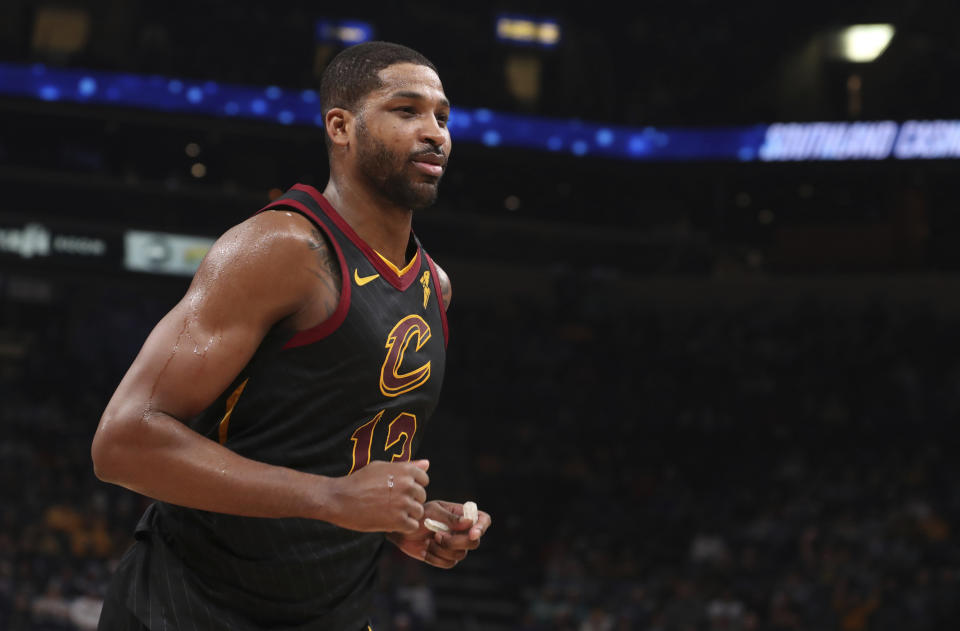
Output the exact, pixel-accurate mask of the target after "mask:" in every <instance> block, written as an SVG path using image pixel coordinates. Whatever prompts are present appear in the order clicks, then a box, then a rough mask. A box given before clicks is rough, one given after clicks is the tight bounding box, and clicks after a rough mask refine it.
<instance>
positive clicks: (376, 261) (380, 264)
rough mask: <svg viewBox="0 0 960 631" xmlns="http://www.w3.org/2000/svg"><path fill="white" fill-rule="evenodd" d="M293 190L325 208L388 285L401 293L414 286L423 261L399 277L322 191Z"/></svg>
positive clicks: (307, 187)
mask: <svg viewBox="0 0 960 631" xmlns="http://www.w3.org/2000/svg"><path fill="white" fill-rule="evenodd" d="M293 190H295V191H301V192H303V193H306V194H307V195H309V196H310V197H312V198H313V199H314V200H315V201H316V202H317V203H318V204H320V207H321V208H323V210H324V212H325V213H327V217H329V218H330V221H332V222H333V223H334V224H335V225H336V226H337V228H339V229H340V231H341V232H343V234H345V235H347V238H348V239H350V240H351V241H352V242H353V244H354V245H355V246H357V248H359V250H360V251H361V252H363V255H364V256H366V257H367V260H368V261H370V264H371V265H373V266H374V268H376V270H377V271H378V272H380V276H381V277H382V278H383V279H384V280H386V281H387V282H388V283H390V284H391V285H393V286H394V287H395V288H396V289H399V290H400V291H406V290H407V288H408V287H410V285H412V284H413V282H414V281H415V280H416V279H417V277H418V276H419V275H420V270H421V269H422V267H423V261H422V260H421V261H417V263H418V264H417V265H414V266H413V267H411V268H410V269H409V270H407V272H406V273H405V274H404V275H403V276H400V275H398V274H397V272H396V271H394V270H393V269H392V268H391V267H390V266H389V265H387V264H386V263H385V262H384V260H383V259H382V258H380V256H379V255H378V254H377V253H376V252H375V251H374V250H373V248H371V247H370V246H369V245H367V242H366V241H364V240H363V239H361V238H360V237H359V235H357V233H356V232H354V231H353V228H351V227H350V224H348V223H347V221H346V220H345V219H344V218H343V217H341V216H340V213H338V212H337V211H336V209H335V208H334V207H333V206H332V205H331V204H330V202H328V201H327V198H326V197H324V196H323V194H322V193H321V192H320V191H318V190H317V189H315V188H313V187H312V186H310V185H308V184H294V186H293ZM420 254H421V256H420V258H421V259H422V258H423V252H422V251H421V252H420ZM401 267H402V266H401Z"/></svg>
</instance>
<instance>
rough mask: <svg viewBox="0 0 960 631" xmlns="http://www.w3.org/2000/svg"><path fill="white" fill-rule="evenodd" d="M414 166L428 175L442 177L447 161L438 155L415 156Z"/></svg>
mask: <svg viewBox="0 0 960 631" xmlns="http://www.w3.org/2000/svg"><path fill="white" fill-rule="evenodd" d="M413 165H414V166H415V167H417V168H418V169H419V170H420V171H423V172H424V173H426V174H427V175H433V176H435V177H440V176H441V175H443V168H444V166H445V165H446V160H444V159H443V156H441V155H438V154H436V153H422V154H419V155H417V156H414V158H413Z"/></svg>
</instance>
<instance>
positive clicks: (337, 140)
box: [323, 107, 353, 147]
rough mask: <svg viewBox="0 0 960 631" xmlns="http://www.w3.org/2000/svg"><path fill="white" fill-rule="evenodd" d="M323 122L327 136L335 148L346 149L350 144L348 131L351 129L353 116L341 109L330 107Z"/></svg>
mask: <svg viewBox="0 0 960 631" xmlns="http://www.w3.org/2000/svg"><path fill="white" fill-rule="evenodd" d="M323 122H324V124H325V125H326V128H327V135H328V136H330V141H331V142H332V143H333V145H334V146H335V147H347V146H349V144H350V131H351V128H352V127H353V114H352V113H351V112H350V111H349V110H345V109H343V108H342V107H331V108H330V110H329V111H328V112H327V115H326V116H324V118H323Z"/></svg>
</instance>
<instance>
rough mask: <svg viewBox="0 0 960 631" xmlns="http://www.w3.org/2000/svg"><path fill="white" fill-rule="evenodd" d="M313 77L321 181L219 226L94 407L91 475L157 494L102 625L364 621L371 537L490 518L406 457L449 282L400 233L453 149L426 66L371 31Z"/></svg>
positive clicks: (439, 547)
mask: <svg viewBox="0 0 960 631" xmlns="http://www.w3.org/2000/svg"><path fill="white" fill-rule="evenodd" d="M320 92H321V100H322V103H323V113H324V120H325V123H326V131H327V151H328V155H329V163H330V179H329V182H328V183H327V186H326V188H325V189H324V191H323V193H322V194H321V193H320V192H318V191H317V190H316V189H314V188H312V187H310V186H304V185H296V186H294V187H292V189H290V190H289V191H288V192H287V193H286V194H284V195H283V196H281V197H280V198H279V199H277V200H276V201H274V202H273V203H271V204H270V205H269V206H267V207H266V208H265V209H263V211H261V212H259V213H257V214H256V215H254V216H253V217H251V218H250V219H248V220H247V221H245V222H243V223H241V224H239V225H237V226H235V227H233V228H232V229H230V230H229V231H227V232H226V233H225V234H224V235H223V236H222V237H221V238H220V239H219V240H218V241H217V242H216V243H215V244H214V246H213V248H212V249H211V250H210V252H209V254H208V255H207V257H206V258H205V259H204V261H203V263H202V264H201V266H200V268H199V270H198V271H197V273H196V276H195V277H194V279H193V282H192V284H191V285H190V288H189V290H188V291H187V293H186V295H185V296H184V298H183V300H181V301H180V303H179V304H177V305H176V306H175V307H174V308H173V310H172V311H171V312H170V313H168V314H167V315H166V316H165V317H164V318H163V319H162V320H161V321H160V323H159V324H158V325H157V326H156V328H155V329H154V330H153V332H152V333H151V334H150V336H149V337H148V338H147V340H146V342H145V344H144V346H143V348H142V349H141V351H140V353H139V355H138V356H137V358H136V359H135V360H134V362H133V365H132V366H131V367H130V369H129V371H128V372H127V374H126V376H125V377H124V378H123V380H122V381H121V383H120V385H119V387H118V388H117V391H116V392H115V394H114V395H113V398H112V399H111V400H110V403H109V404H108V406H107V408H106V410H105V411H104V414H103V418H102V419H101V421H100V425H99V427H98V429H97V433H96V436H95V438H94V441H93V447H92V455H93V461H94V467H95V469H96V473H97V475H98V476H99V477H100V478H101V479H102V480H105V481H108V482H113V483H115V484H120V485H123V486H125V487H127V488H129V489H132V490H134V491H137V492H139V493H142V494H144V495H147V496H150V497H152V498H155V499H156V500H157V501H156V502H155V503H153V504H152V505H151V506H150V507H149V508H148V509H147V511H146V512H145V514H144V515H143V517H142V518H141V520H140V523H139V524H138V526H137V528H136V535H135V536H136V542H135V544H134V546H133V547H132V548H131V549H130V550H129V551H128V552H127V554H126V555H125V556H124V557H123V559H122V561H121V562H120V565H119V568H118V570H117V572H116V574H115V576H114V579H113V582H112V584H111V588H110V591H109V594H108V597H107V599H106V603H105V605H104V610H103V614H102V615H101V620H100V629H111V630H112V629H145V628H146V629H153V630H159V629H183V630H189V631H194V630H196V631H200V630H203V631H215V630H220V629H223V630H227V629H230V630H234V631H235V630H238V629H239V630H244V629H279V628H283V629H298V630H308V629H310V630H313V629H316V630H324V631H341V630H342V631H359V630H360V629H367V628H368V625H369V623H370V621H369V620H368V610H369V606H370V601H371V592H372V589H373V587H374V581H375V575H376V566H377V560H378V557H379V554H380V552H381V549H382V548H383V546H384V542H385V541H389V542H391V543H393V544H395V545H397V546H398V547H399V548H400V549H401V550H403V551H404V552H405V553H407V554H408V555H410V556H413V557H415V558H417V559H420V560H422V561H424V562H426V563H429V564H431V565H434V566H438V567H443V568H449V567H453V566H454V565H456V563H457V562H458V561H460V560H462V559H463V558H464V556H465V555H466V554H467V551H468V550H472V549H474V548H476V547H477V545H478V544H479V542H480V539H481V537H482V536H483V534H484V532H485V531H486V530H487V528H489V526H490V516H489V515H487V514H486V513H482V512H481V514H480V516H479V520H478V521H477V522H476V524H474V523H473V522H472V521H471V520H469V519H467V518H465V517H464V516H463V510H462V507H461V505H459V504H454V503H451V502H444V501H427V493H426V490H425V489H426V486H427V484H428V482H429V478H428V475H427V469H428V462H427V461H426V460H413V459H412V454H414V453H415V452H416V448H417V445H418V443H419V441H420V439H421V437H422V435H423V430H424V425H425V424H426V422H427V420H428V419H429V418H430V415H431V413H432V412H433V410H434V408H435V407H436V404H437V398H438V396H439V394H440V385H441V381H442V379H443V371H444V354H445V346H446V339H447V321H446V315H445V312H446V307H447V305H448V304H449V302H450V281H449V279H448V278H447V276H446V275H445V274H444V272H443V270H441V269H440V268H439V267H437V265H436V264H435V263H434V262H433V261H432V260H431V259H430V257H429V256H428V255H427V253H426V251H424V249H423V248H422V247H421V246H420V244H419V242H418V241H417V239H416V238H415V237H414V236H413V233H412V232H411V219H412V215H413V212H414V210H415V209H420V208H424V207H427V206H429V205H430V204H431V203H433V201H434V200H435V198H436V196H437V186H438V184H439V182H440V179H441V177H442V175H443V172H444V169H445V167H446V164H447V159H448V157H449V155H450V146H451V145H450V134H449V132H448V130H447V118H448V116H449V111H450V105H449V103H448V102H447V98H446V96H445V94H444V91H443V86H442V85H441V83H440V79H439V77H438V75H437V72H436V69H435V68H434V66H433V64H431V63H430V61H428V60H427V59H426V58H425V57H423V56H422V55H420V54H419V53H417V52H415V51H413V50H410V49H408V48H405V47H403V46H399V45H396V44H390V43H385V42H373V43H368V44H362V45H358V46H354V47H352V48H348V49H346V50H344V51H343V52H341V53H340V54H339V55H338V56H337V57H336V58H334V59H333V60H332V61H331V63H330V64H329V66H328V68H327V70H326V71H325V72H324V76H323V78H322V80H321V88H320ZM426 518H431V519H434V520H437V521H440V522H442V523H443V524H445V525H446V526H447V527H448V528H449V532H440V533H433V532H430V531H428V530H427V529H426V528H425V527H424V520H425V519H426Z"/></svg>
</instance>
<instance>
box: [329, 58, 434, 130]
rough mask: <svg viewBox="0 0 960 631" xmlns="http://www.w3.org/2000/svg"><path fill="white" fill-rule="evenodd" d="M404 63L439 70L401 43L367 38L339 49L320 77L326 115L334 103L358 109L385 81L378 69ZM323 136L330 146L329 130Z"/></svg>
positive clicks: (350, 108)
mask: <svg viewBox="0 0 960 631" xmlns="http://www.w3.org/2000/svg"><path fill="white" fill-rule="evenodd" d="M401 63H412V64H417V65H419V66H426V67H427V68H430V69H431V70H433V71H434V72H437V68H436V66H434V65H433V63H432V62H431V61H430V60H429V59H427V58H426V57H424V56H423V55H422V54H420V53H418V52H417V51H415V50H413V49H412V48H407V47H406V46H403V45H402V44H394V43H392V42H379V41H374V42H364V43H363V44H357V45H356V46H351V47H349V48H345V49H344V50H342V51H340V52H339V53H338V54H337V55H336V56H335V57H334V58H333V59H332V60H330V63H329V64H328V65H327V67H326V68H325V69H324V71H323V75H322V76H321V77H320V106H321V110H322V112H323V116H324V119H326V116H327V112H329V111H330V110H331V109H332V108H334V107H342V108H343V109H345V110H351V111H353V110H355V109H356V107H357V105H358V104H359V103H360V101H362V100H363V97H365V96H366V95H368V94H370V93H371V92H373V91H374V90H376V89H377V88H379V87H381V86H382V85H383V84H382V83H381V81H380V76H379V74H378V73H379V72H380V71H381V70H383V69H384V68H387V67H389V66H392V65H394V64H401ZM324 139H325V140H326V142H327V146H328V147H329V146H330V136H329V134H324Z"/></svg>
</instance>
